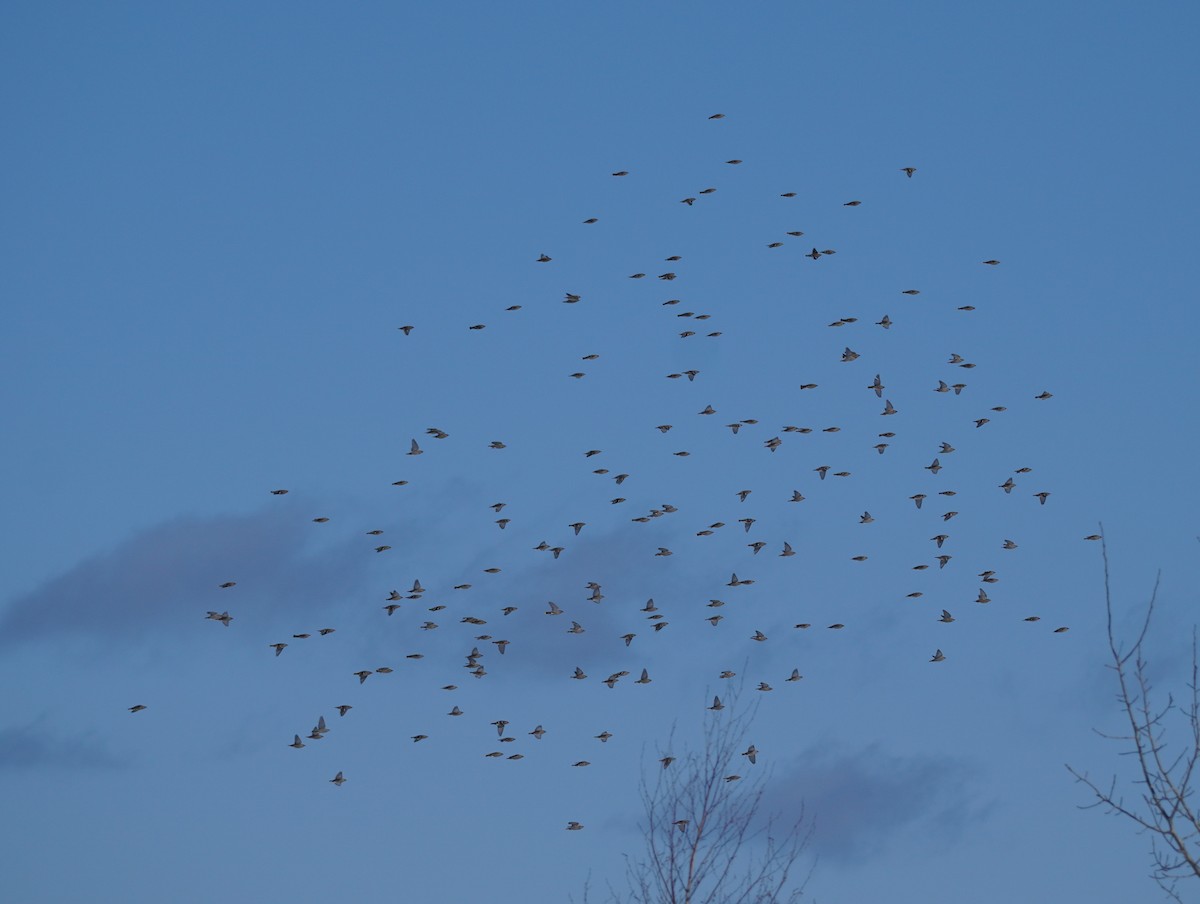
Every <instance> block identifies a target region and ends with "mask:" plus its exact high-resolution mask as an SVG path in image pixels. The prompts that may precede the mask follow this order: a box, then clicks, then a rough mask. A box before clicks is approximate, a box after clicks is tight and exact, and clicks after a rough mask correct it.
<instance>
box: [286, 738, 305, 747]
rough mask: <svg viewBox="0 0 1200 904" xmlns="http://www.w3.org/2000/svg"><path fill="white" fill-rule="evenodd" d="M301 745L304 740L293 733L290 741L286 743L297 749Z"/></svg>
mask: <svg viewBox="0 0 1200 904" xmlns="http://www.w3.org/2000/svg"><path fill="white" fill-rule="evenodd" d="M303 746H305V745H304V742H303V741H301V740H300V735H295V736H294V739H293V741H292V743H290V744H288V747H295V748H296V749H297V750H299V749H300V748H301V747H303Z"/></svg>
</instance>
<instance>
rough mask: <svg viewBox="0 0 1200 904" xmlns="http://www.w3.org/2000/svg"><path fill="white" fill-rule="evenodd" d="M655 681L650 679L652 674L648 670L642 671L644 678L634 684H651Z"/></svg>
mask: <svg viewBox="0 0 1200 904" xmlns="http://www.w3.org/2000/svg"><path fill="white" fill-rule="evenodd" d="M653 680H654V679H653V678H651V677H650V672H649V671H648V670H647V669H642V677H641V678H639V679H637V681H635V682H633V683H634V684H649V683H650V682H651V681H653Z"/></svg>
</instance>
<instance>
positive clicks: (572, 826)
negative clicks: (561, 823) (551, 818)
mask: <svg viewBox="0 0 1200 904" xmlns="http://www.w3.org/2000/svg"><path fill="white" fill-rule="evenodd" d="M582 829H583V823H582V822H575V821H574V820H572V821H571V822H568V823H567V831H568V832H578V831H581V830H582Z"/></svg>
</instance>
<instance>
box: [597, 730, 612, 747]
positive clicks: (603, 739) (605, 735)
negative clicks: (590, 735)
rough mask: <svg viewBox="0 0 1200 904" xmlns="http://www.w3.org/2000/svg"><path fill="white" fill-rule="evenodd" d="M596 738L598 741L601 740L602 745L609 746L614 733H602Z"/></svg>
mask: <svg viewBox="0 0 1200 904" xmlns="http://www.w3.org/2000/svg"><path fill="white" fill-rule="evenodd" d="M594 737H595V738H596V739H597V740H599V741H600V743H601V744H607V743H608V739H609V738H611V737H612V732H611V731H602V732H600V734H598V735H594Z"/></svg>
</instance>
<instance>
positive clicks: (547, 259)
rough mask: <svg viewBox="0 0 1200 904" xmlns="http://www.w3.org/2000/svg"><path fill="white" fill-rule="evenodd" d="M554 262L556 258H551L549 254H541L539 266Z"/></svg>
mask: <svg viewBox="0 0 1200 904" xmlns="http://www.w3.org/2000/svg"><path fill="white" fill-rule="evenodd" d="M552 260H554V258H552V257H550V256H549V255H548V254H539V255H538V259H537V262H538V263H539V264H546V263H549V262H550V261H552Z"/></svg>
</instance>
